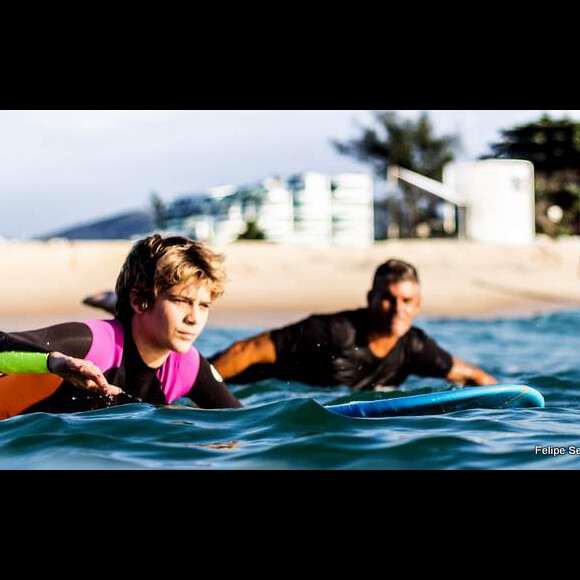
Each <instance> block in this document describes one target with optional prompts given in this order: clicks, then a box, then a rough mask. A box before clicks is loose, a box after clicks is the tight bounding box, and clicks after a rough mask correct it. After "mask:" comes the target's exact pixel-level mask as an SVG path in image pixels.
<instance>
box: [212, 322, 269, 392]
mask: <svg viewBox="0 0 580 580" xmlns="http://www.w3.org/2000/svg"><path fill="white" fill-rule="evenodd" d="M275 362H276V348H275V346H274V343H273V342H272V338H271V336H270V333H269V332H265V333H263V334H259V335H258V336H254V337H252V338H249V339H247V340H241V341H238V342H236V343H234V344H232V346H230V347H229V348H228V349H227V350H225V351H224V352H222V353H220V354H219V355H217V356H216V357H215V358H214V359H213V360H212V363H213V365H214V367H215V368H216V369H217V370H218V372H219V374H220V375H221V376H222V377H223V379H224V380H225V381H227V380H228V379H230V378H231V377H235V376H236V375H239V374H240V373H242V372H244V371H245V370H246V369H248V368H249V367H251V366H252V365H255V364H273V363H275Z"/></svg>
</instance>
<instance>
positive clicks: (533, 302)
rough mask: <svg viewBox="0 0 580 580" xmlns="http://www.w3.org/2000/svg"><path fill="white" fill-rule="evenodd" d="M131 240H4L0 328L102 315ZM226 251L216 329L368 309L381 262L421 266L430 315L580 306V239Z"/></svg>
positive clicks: (252, 246)
mask: <svg viewBox="0 0 580 580" xmlns="http://www.w3.org/2000/svg"><path fill="white" fill-rule="evenodd" d="M131 245H132V244H131V243H130V242H124V241H110V242H68V241H64V240H52V241H49V242H16V241H0V329H1V330H21V329H24V328H37V327H39V326H44V325H48V324H54V323H56V322H64V321H69V320H84V319H87V318H95V317H100V316H101V311H99V310H96V309H94V308H90V307H87V306H83V305H81V301H82V300H83V298H85V297H86V296H87V295H89V294H93V293H96V292H99V291H102V290H109V289H113V288H114V285H115V280H116V277H117V274H118V271H119V268H120V267H121V265H122V263H123V261H124V259H125V256H126V255H127V253H128V251H129V250H130V248H131ZM214 249H215V250H217V251H220V252H222V253H224V254H225V256H226V267H227V272H228V284H227V290H226V294H225V295H224V297H222V298H221V299H220V300H219V301H218V302H216V304H215V305H214V307H213V308H212V314H211V317H210V326H213V327H236V326H237V327H239V326H243V327H271V326H278V325H280V324H286V323H288V322H292V321H294V320H298V319H299V318H301V317H302V316H305V315H307V314H310V313H314V312H316V313H325V312H335V311H339V310H344V309H351V308H357V307H361V306H364V305H365V301H366V293H367V291H368V289H369V287H370V284H371V280H372V276H373V273H374V271H375V269H376V267H377V266H378V265H380V264H381V263H383V262H384V261H386V260H387V259H389V258H400V259H403V260H407V261H409V262H411V263H412V264H414V265H415V266H416V267H417V268H418V269H419V274H420V276H421V282H422V289H423V311H422V314H423V315H424V316H429V317H478V318H479V317H509V316H526V315H531V314H536V313H542V312H549V311H553V310H559V309H565V308H580V271H579V268H580V240H578V239H574V238H570V239H565V240H560V241H552V240H546V239H542V240H538V241H537V242H536V243H535V244H533V245H530V246H494V245H482V244H476V243H472V242H463V241H462V242H458V241H453V240H416V241H415V240H411V241H386V242H378V243H376V244H375V245H374V246H372V247H370V248H356V247H345V248H342V247H333V248H330V247H318V248H314V247H300V246H278V245H274V244H269V243H259V242H243V243H236V244H232V245H229V246H225V247H222V248H214Z"/></svg>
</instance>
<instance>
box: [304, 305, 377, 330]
mask: <svg viewBox="0 0 580 580" xmlns="http://www.w3.org/2000/svg"><path fill="white" fill-rule="evenodd" d="M366 312H367V311H366V309H360V310H344V311H341V312H333V313H331V314H312V315H311V316H309V317H308V318H305V319H304V320H303V321H302V322H303V324H304V325H305V326H319V327H322V328H326V329H327V330H328V331H329V332H331V333H335V332H338V331H340V330H350V329H357V328H359V327H360V326H361V324H364V323H366V320H367V317H366Z"/></svg>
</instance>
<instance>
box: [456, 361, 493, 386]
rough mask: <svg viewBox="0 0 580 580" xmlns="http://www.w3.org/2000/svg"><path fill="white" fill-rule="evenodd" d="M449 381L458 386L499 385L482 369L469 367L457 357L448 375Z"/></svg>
mask: <svg viewBox="0 0 580 580" xmlns="http://www.w3.org/2000/svg"><path fill="white" fill-rule="evenodd" d="M447 380H448V381H449V382H451V383H456V384H458V385H464V386H469V385H476V386H478V387H484V386H487V385H497V384H498V382H497V380H496V379H495V378H494V377H492V376H491V375H488V374H487V373H486V372H484V371H482V370H481V369H479V368H477V367H474V366H472V365H468V364H467V363H465V362H463V361H462V360H461V359H459V358H457V357H455V356H454V357H453V366H452V367H451V370H450V371H449V374H448V375H447Z"/></svg>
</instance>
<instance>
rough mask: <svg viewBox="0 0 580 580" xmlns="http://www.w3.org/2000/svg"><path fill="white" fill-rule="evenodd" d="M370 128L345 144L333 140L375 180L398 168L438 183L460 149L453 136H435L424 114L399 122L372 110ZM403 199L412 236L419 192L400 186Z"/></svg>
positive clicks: (335, 145) (458, 142)
mask: <svg viewBox="0 0 580 580" xmlns="http://www.w3.org/2000/svg"><path fill="white" fill-rule="evenodd" d="M373 116H374V122H375V125H376V126H374V127H362V135H361V136H360V137H358V138H356V139H352V140H350V141H346V142H340V141H333V145H334V147H335V148H336V150H337V151H338V152H339V153H340V154H342V155H348V156H350V157H354V158H356V159H358V160H359V161H362V162H364V163H368V164H369V165H370V166H371V167H372V168H373V171H374V173H375V174H376V176H377V177H378V178H379V179H386V178H387V174H388V169H389V167H390V166H392V165H398V166H400V167H404V168H405V169H410V170H411V171H415V172H417V173H420V174H422V175H425V176H427V177H431V178H432V179H437V180H439V181H440V180H441V178H442V175H443V168H444V167H445V165H446V164H447V163H450V162H451V161H453V160H454V159H455V152H456V151H457V149H459V147H460V139H459V137H458V136H457V135H445V136H442V137H437V136H435V132H434V129H433V125H432V123H431V120H430V119H429V115H428V114H427V113H422V114H421V115H420V117H419V118H418V119H417V120H416V121H413V120H406V119H401V118H399V117H398V116H397V114H396V113H395V112H393V111H374V112H373ZM401 189H402V192H403V194H404V196H405V200H406V205H407V213H408V215H409V223H408V224H407V229H408V232H407V234H408V235H410V236H411V237H414V236H415V226H416V225H417V223H418V221H419V209H418V205H417V204H418V201H419V198H420V197H421V196H422V195H423V194H422V193H421V191H420V190H419V189H417V188H415V187H412V186H409V185H406V184H405V185H402V186H401Z"/></svg>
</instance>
